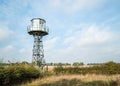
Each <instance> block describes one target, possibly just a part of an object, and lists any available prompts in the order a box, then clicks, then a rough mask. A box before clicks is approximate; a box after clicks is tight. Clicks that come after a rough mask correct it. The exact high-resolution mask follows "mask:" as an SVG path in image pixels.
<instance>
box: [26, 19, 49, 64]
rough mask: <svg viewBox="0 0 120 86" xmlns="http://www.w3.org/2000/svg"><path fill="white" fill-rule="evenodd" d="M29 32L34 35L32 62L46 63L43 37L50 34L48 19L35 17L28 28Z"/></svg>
mask: <svg viewBox="0 0 120 86" xmlns="http://www.w3.org/2000/svg"><path fill="white" fill-rule="evenodd" d="M27 30H28V33H29V34H30V35H33V37H34V45H33V55H32V62H34V63H35V64H36V65H38V66H43V65H44V60H43V58H44V50H43V44H42V37H43V36H45V35H48V31H49V29H48V28H47V27H46V21H45V20H44V19H41V18H33V19H32V20H31V25H30V26H28V28H27Z"/></svg>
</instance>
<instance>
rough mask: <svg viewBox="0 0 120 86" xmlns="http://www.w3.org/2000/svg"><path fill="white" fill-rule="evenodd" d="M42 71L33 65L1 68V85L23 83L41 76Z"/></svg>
mask: <svg viewBox="0 0 120 86" xmlns="http://www.w3.org/2000/svg"><path fill="white" fill-rule="evenodd" d="M40 75H41V74H40V70H39V69H37V68H35V67H34V66H31V65H28V64H26V65H24V64H16V65H10V66H4V67H3V66H2V67H0V85H10V84H15V83H21V82H24V81H28V80H31V79H35V78H38V77H39V76H40Z"/></svg>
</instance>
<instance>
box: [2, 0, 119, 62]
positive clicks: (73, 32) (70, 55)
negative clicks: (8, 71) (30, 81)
mask: <svg viewBox="0 0 120 86" xmlns="http://www.w3.org/2000/svg"><path fill="white" fill-rule="evenodd" d="M32 18H43V19H45V20H46V25H47V26H48V27H49V35H48V36H46V37H44V38H43V43H44V53H45V60H46V62H69V63H73V62H84V63H92V62H94V63H97V62H107V61H115V62H120V36H119V34H120V1H119V0H34V1H33V0H0V59H1V60H3V61H5V62H7V61H8V60H10V61H12V62H21V61H28V62H31V60H32V48H33V37H32V36H30V35H29V34H27V26H28V25H30V20H31V19H32Z"/></svg>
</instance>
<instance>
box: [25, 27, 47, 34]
mask: <svg viewBox="0 0 120 86" xmlns="http://www.w3.org/2000/svg"><path fill="white" fill-rule="evenodd" d="M27 31H28V32H30V31H42V32H47V33H48V32H49V28H48V27H46V26H44V27H40V26H39V27H35V26H28V27H27Z"/></svg>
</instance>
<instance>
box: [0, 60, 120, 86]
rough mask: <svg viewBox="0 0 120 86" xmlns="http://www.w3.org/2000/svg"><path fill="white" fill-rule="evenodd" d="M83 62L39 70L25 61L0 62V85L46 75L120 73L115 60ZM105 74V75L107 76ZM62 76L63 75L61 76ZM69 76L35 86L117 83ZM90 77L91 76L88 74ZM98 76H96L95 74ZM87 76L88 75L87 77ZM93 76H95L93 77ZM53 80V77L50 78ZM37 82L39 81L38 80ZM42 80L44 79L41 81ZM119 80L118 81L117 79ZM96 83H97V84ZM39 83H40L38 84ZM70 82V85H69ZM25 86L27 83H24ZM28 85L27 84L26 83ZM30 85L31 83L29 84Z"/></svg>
mask: <svg viewBox="0 0 120 86" xmlns="http://www.w3.org/2000/svg"><path fill="white" fill-rule="evenodd" d="M81 65H83V63H77V62H75V63H74V65H73V66H71V65H70V64H68V63H66V64H65V65H64V66H63V64H62V63H58V64H57V66H50V67H51V69H50V68H49V66H46V68H45V67H44V70H43V71H41V70H40V68H39V67H37V66H35V65H33V64H29V63H27V62H22V63H14V64H13V63H11V64H0V86H17V84H18V85H19V84H21V83H26V82H31V81H32V80H35V79H37V78H40V80H41V79H44V78H46V77H51V76H58V75H62V76H63V75H76V74H77V76H78V75H84V76H86V75H88V74H89V75H92V74H95V75H108V76H111V75H119V74H120V64H118V63H115V62H107V63H104V64H100V65H94V66H81ZM77 76H76V77H77ZM108 76H107V77H108ZM63 77H64V76H63ZM76 77H75V78H71V79H70V80H68V79H69V77H68V78H67V79H64V78H62V79H60V80H58V81H52V82H50V83H48V82H46V83H43V84H42V83H41V84H40V83H38V84H37V85H36V86H57V84H59V86H74V83H76V85H77V86H81V85H82V86H116V84H118V82H117V81H115V80H110V81H109V82H105V81H101V80H93V81H90V82H84V81H82V79H76ZM90 77H91V76H90ZM96 77H97V78H98V76H96ZM87 78H88V77H87ZM94 78H95V77H94ZM52 80H54V79H52ZM38 82H39V81H38ZM42 82H44V81H42ZM119 82H120V81H119ZM97 83H98V84H97ZM39 84H40V85H39ZM70 84H71V85H70ZM25 86H27V85H25ZM28 86H29V85H28ZM31 86H32V85H31Z"/></svg>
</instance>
